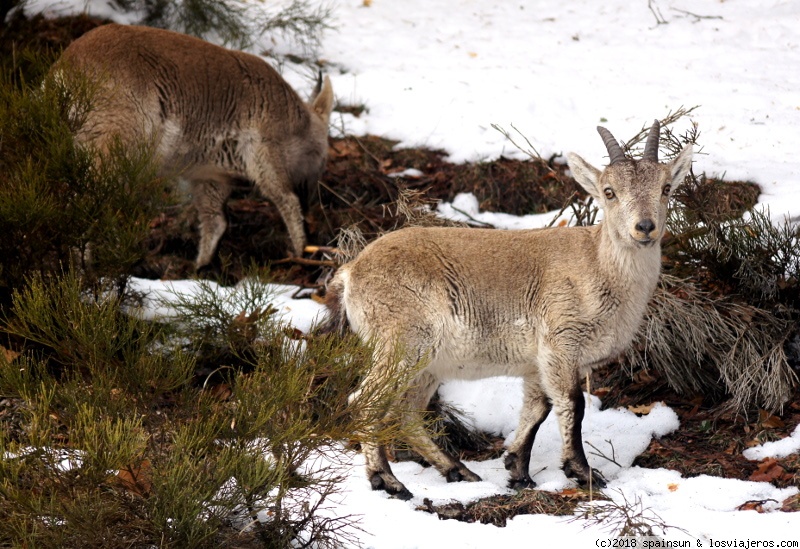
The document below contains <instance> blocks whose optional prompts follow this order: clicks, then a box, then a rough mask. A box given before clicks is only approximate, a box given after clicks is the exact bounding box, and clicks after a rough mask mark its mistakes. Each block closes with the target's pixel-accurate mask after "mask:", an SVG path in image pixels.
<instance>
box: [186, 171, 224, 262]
mask: <svg viewBox="0 0 800 549" xmlns="http://www.w3.org/2000/svg"><path fill="white" fill-rule="evenodd" d="M191 192H192V197H193V201H194V207H195V209H196V210H197V219H198V229H199V232H200V242H199V244H198V245H197V260H196V261H195V267H196V268H197V269H199V268H201V267H204V266H206V265H208V264H209V263H211V260H212V259H213V258H214V253H215V252H216V250H217V245H218V244H219V241H220V239H221V238H222V235H223V234H225V230H226V229H227V228H228V222H227V220H226V219H225V202H226V201H227V200H228V196H230V194H231V187H230V184H229V183H228V182H227V181H220V180H214V179H201V180H195V181H192V182H191Z"/></svg>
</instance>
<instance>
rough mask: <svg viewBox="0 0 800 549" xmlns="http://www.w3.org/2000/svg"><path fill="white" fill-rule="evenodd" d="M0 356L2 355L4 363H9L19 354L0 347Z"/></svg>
mask: <svg viewBox="0 0 800 549" xmlns="http://www.w3.org/2000/svg"><path fill="white" fill-rule="evenodd" d="M0 355H3V358H5V360H6V362H11V361H13V360H14V359H15V358H17V357H18V356H19V353H18V352H16V351H12V350H11V349H6V348H5V347H3V346H2V345H0Z"/></svg>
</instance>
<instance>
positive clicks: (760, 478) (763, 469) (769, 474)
mask: <svg viewBox="0 0 800 549" xmlns="http://www.w3.org/2000/svg"><path fill="white" fill-rule="evenodd" d="M785 472H786V470H785V469H784V468H783V467H782V466H781V465H780V463H778V460H776V459H775V458H771V457H770V458H765V459H762V460H761V462H760V463H759V465H758V469H756V470H755V472H754V473H753V474H752V475H750V480H753V481H755V482H772V481H773V480H777V479H779V478H781V476H783V474H784V473H785Z"/></svg>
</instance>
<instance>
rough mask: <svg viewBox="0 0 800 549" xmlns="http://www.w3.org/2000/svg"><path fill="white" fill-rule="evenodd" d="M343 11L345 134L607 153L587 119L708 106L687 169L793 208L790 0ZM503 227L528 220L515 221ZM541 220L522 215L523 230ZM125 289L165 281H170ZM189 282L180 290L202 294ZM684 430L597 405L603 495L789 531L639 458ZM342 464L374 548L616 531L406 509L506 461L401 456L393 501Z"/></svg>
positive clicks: (339, 83)
mask: <svg viewBox="0 0 800 549" xmlns="http://www.w3.org/2000/svg"><path fill="white" fill-rule="evenodd" d="M648 4H649V5H650V6H651V7H652V8H653V9H654V10H655V11H653V10H651V9H650V8H649V7H648ZM271 5H274V3H271ZM332 5H333V7H334V15H335V18H336V20H335V25H336V30H334V31H329V32H328V33H326V35H325V36H324V39H323V42H322V45H321V50H320V52H319V55H320V58H322V59H324V60H325V61H326V62H327V63H328V65H327V66H328V71H329V74H330V75H331V78H332V81H333V87H334V90H335V92H336V95H337V98H338V100H339V101H340V102H341V103H343V104H350V105H364V106H365V107H366V112H365V113H364V114H362V115H361V116H360V117H358V118H356V117H353V116H352V115H340V116H337V117H335V118H336V119H335V120H334V121H333V126H334V128H333V131H334V132H336V131H340V132H342V131H343V132H346V133H357V134H361V133H372V134H377V135H382V136H385V137H389V138H393V139H396V140H398V141H400V145H399V146H428V147H436V148H442V149H444V150H446V151H447V152H448V153H449V154H450V155H451V158H452V160H454V161H465V160H470V161H474V160H480V159H490V158H495V157H497V156H499V155H501V154H502V155H508V156H517V155H519V154H520V153H518V151H516V149H515V148H514V147H513V146H512V145H511V144H510V143H508V142H507V141H506V140H505V138H504V137H503V136H502V135H500V133H498V132H497V131H496V130H494V129H492V127H491V124H493V123H496V124H499V125H501V126H503V127H506V128H507V129H510V128H511V124H513V125H514V126H515V127H516V128H518V129H519V130H520V131H521V132H522V133H523V134H524V135H525V136H527V137H528V138H529V139H530V140H531V142H532V144H533V145H534V146H535V147H536V148H537V150H538V151H539V152H540V153H541V155H542V156H544V157H549V156H550V155H551V154H554V153H564V152H567V151H569V150H572V151H575V152H578V153H579V154H581V155H582V156H584V158H586V159H587V160H588V161H590V162H592V163H593V164H595V165H602V164H604V158H603V157H604V155H605V150H604V148H603V146H602V142H601V140H600V138H599V136H598V135H597V134H596V132H595V130H594V128H595V126H596V125H598V124H602V125H605V126H606V127H608V129H609V130H611V131H612V132H613V133H614V135H615V136H616V137H617V138H618V139H620V140H626V139H628V138H630V137H631V136H632V135H634V134H635V133H636V132H638V131H639V129H641V127H642V126H643V125H649V124H650V123H651V122H652V120H653V119H654V118H662V117H664V116H665V115H666V114H667V113H668V112H670V111H671V110H675V109H677V108H678V107H680V106H685V107H691V106H695V105H699V106H700V107H699V108H698V109H697V110H695V111H694V113H693V114H692V116H691V121H690V120H683V121H682V122H681V123H679V124H678V127H676V128H675V130H676V131H677V132H679V133H680V132H682V131H683V130H685V129H686V128H688V127H689V125H690V123H691V122H695V123H697V124H698V125H699V128H700V131H701V134H702V135H701V138H700V142H701V144H702V145H703V149H702V151H701V153H702V154H697V155H696V164H695V171H696V172H701V171H705V172H707V173H708V174H710V175H724V176H725V177H726V178H727V179H729V180H732V179H745V180H751V181H755V182H757V183H759V184H761V185H762V188H763V190H764V194H763V195H762V197H761V202H762V203H763V204H764V205H765V206H767V207H769V208H770V211H771V212H772V214H773V217H774V219H776V220H778V219H782V218H783V216H785V215H788V216H790V217H791V218H793V219H795V220H797V219H800V192H798V190H797V189H798V188H799V187H798V185H800V158H798V154H797V151H798V149H800V132H798V128H800V70H799V69H800V33H798V29H800V3H798V2H794V1H790V0H789V1H786V0H785V1H780V0H694V1H691V2H690V1H689V0H673V1H667V0H651V1H650V2H648V1H647V0H634V1H630V0H605V1H604V2H596V1H592V0H569V1H548V0H538V1H524V0H516V1H505V2H486V1H480V0H373V1H371V2H370V1H364V0H338V1H336V2H334V3H333V4H332ZM43 9H45V10H49V11H50V12H51V13H54V12H59V13H68V12H74V11H75V10H83V9H86V10H88V11H90V12H91V11H95V12H97V10H100V11H103V13H104V14H108V13H109V12H108V10H107V8H106V6H105V2H104V1H103V0H93V1H87V2H83V1H80V0H69V1H63V2H54V1H46V0H32V1H31V2H29V6H28V10H29V11H34V12H35V11H39V10H43ZM659 21H662V23H659ZM267 47H268V48H272V49H275V50H276V51H281V50H284V51H285V50H287V49H288V48H291V47H292V45H291V44H289V43H286V42H285V40H284V39H283V38H281V37H276V38H275V39H274V40H272V39H271V38H264V39H262V40H261V42H260V44H258V46H257V47H256V48H254V50H255V51H259V50H260V49H264V48H267ZM283 70H284V74H285V75H286V77H287V79H288V80H290V82H292V83H293V85H294V86H295V87H296V88H297V89H298V90H299V91H300V92H301V94H303V93H307V92H308V90H309V89H310V87H311V83H310V80H309V77H308V71H307V70H305V69H294V68H293V67H291V66H290V65H288V64H287V65H284V67H283ZM463 200H465V201H466V203H465V204H462V205H461V207H462V209H463V208H464V207H466V206H469V207H472V205H470V204H469V200H470V199H469V197H465V198H464V199H463ZM475 213H476V214H477V212H475ZM489 218H490V219H492V220H499V219H500V218H499V217H497V216H494V217H492V216H490V217H489ZM548 219H549V218H548ZM484 220H488V219H484ZM504 222H505V223H511V224H512V225H514V226H522V225H521V223H522V222H520V221H518V220H517V221H515V220H513V219H508V218H506V219H505V221H504ZM541 222H542V221H541V219H528V220H526V221H525V225H526V226H531V225H533V226H535V225H536V224H537V223H541ZM134 283H135V284H140V285H141V286H143V287H144V286H147V287H149V288H151V289H153V290H154V291H163V290H164V289H165V288H169V287H170V284H167V283H159V282H154V281H139V280H137V281H134ZM192 284H193V283H190V282H184V283H181V285H182V286H181V287H182V289H183V290H184V291H189V292H191V291H193V289H192ZM226 291H228V290H226ZM309 303H310V302H308V301H306V302H303V303H302V304H301V303H295V302H292V301H291V300H289V299H283V300H282V302H281V307H282V308H283V309H284V311H285V313H286V315H287V316H286V320H287V321H289V322H292V323H295V324H296V325H297V326H299V327H301V328H302V329H307V327H308V325H309V324H310V323H311V322H312V320H313V318H314V317H315V316H316V315H317V314H319V310H318V308H316V306H315V305H314V304H311V305H309ZM150 307H151V308H150V309H148V310H149V311H150V313H151V314H153V315H156V314H168V308H163V307H164V306H163V304H162V305H158V304H157V303H155V302H153V303H152V304H151V306H150ZM158 307H162V308H161V309H159V308H158ZM443 394H444V395H445V398H447V399H448V400H450V401H452V402H453V403H455V404H456V405H457V406H459V407H461V408H462V409H464V410H466V411H467V412H468V413H469V414H470V415H471V417H472V418H473V421H474V423H475V425H476V426H478V427H481V428H485V429H489V430H492V431H495V432H498V433H502V434H504V435H508V436H513V431H514V428H515V426H516V414H517V412H518V409H519V406H520V401H521V390H520V386H519V383H518V382H517V381H515V380H509V379H497V380H492V381H488V382H479V383H478V382H475V383H449V384H447V385H446V386H445V387H444V388H443ZM550 421H551V420H550V419H548V422H547V423H546V424H545V425H544V426H543V428H542V430H541V433H540V435H539V437H538V438H537V442H536V446H535V447H534V458H533V462H532V468H531V471H532V473H535V476H534V479H535V480H536V481H537V482H538V483H539V485H540V486H541V487H542V488H544V489H558V488H561V487H564V486H567V485H568V481H567V480H566V479H565V478H564V476H563V474H562V473H561V472H560V470H559V469H558V452H559V448H560V440H559V436H558V434H557V431H556V429H555V428H554V426H553V425H551V424H550ZM677 428H680V427H679V425H678V420H677V417H676V416H675V414H674V412H672V411H671V410H669V409H668V408H666V407H663V406H658V407H655V408H654V409H653V411H652V412H651V413H650V414H649V415H646V416H642V417H637V416H634V415H633V414H631V413H630V412H628V411H625V410H600V409H599V404H598V402H597V400H596V399H592V401H591V405H590V407H589V408H588V414H587V418H586V420H585V421H584V425H583V429H584V439H585V440H586V441H587V442H590V443H592V444H594V445H595V446H596V447H597V448H600V449H602V450H603V451H604V452H606V451H610V448H611V447H612V446H613V448H614V450H615V452H616V460H617V462H618V463H620V464H621V465H622V467H617V466H615V465H612V464H610V463H609V462H608V461H607V460H605V459H603V458H601V457H598V456H592V455H590V456H589V460H590V462H591V464H592V465H593V466H594V467H597V468H599V469H600V470H601V471H603V473H604V474H605V475H606V477H607V478H609V479H611V482H610V484H609V487H608V489H607V490H606V493H607V494H608V495H610V496H611V497H612V498H615V499H616V500H622V499H625V500H627V501H629V502H635V501H640V502H641V505H642V506H643V507H645V508H648V509H650V511H649V512H653V513H657V514H658V515H659V516H660V517H661V519H662V520H663V522H665V523H666V524H669V525H672V526H674V527H676V528H680V529H682V530H678V529H672V530H669V531H668V532H667V535H666V539H670V540H690V541H691V546H692V547H701V546H702V547H708V546H709V545H711V541H712V540H713V541H714V542H728V543H725V544H724V545H714V546H716V547H721V546H729V547H730V546H736V547H739V546H740V545H731V544H730V542H734V541H737V542H745V541H746V540H772V541H775V542H781V541H789V540H797V531H798V527H799V526H800V517H798V516H797V514H788V513H781V512H777V511H773V512H767V513H763V514H759V513H756V512H754V511H737V510H736V508H737V507H738V506H739V505H741V504H743V503H744V502H746V501H750V500H765V501H766V503H765V505H764V506H765V508H766V509H775V508H776V507H777V506H778V503H779V502H781V501H782V500H784V499H785V498H786V497H788V496H790V495H792V494H793V493H796V492H797V488H789V489H783V490H778V489H776V488H774V487H772V486H771V485H769V484H766V483H756V482H744V481H737V480H726V479H719V478H713V477H706V476H701V477H696V478H691V479H687V478H681V477H680V475H679V474H678V473H676V472H673V471H667V470H650V469H642V468H639V467H631V463H632V461H633V459H634V458H635V456H636V455H637V454H638V453H639V452H641V451H642V450H643V449H644V448H646V446H647V443H648V441H649V440H650V437H651V436H660V435H663V434H665V433H667V432H670V431H671V430H674V429H677ZM799 447H800V430H798V431H795V433H794V435H793V436H792V437H791V439H788V440H786V441H783V442H781V443H778V444H774V445H773V444H767V445H765V446H764V447H762V448H759V449H751V450H748V454H747V457H748V458H754V459H762V458H763V457H766V456H768V455H785V454H786V452H796V451H797V450H798V448H799ZM348 457H349V459H350V461H351V468H352V472H351V474H350V475H349V477H348V481H347V483H346V485H345V486H344V487H343V493H342V500H341V501H340V502H339V503H338V504H336V505H335V506H332V507H331V508H330V509H329V511H328V512H330V513H332V514H337V515H351V514H354V515H360V516H361V523H360V526H361V528H362V530H363V531H356V532H354V535H356V536H358V538H359V539H360V540H361V542H362V543H363V544H364V545H365V546H367V547H377V548H395V547H396V548H425V547H431V548H433V547H437V548H438V547H442V546H452V547H486V546H502V545H503V544H508V543H517V544H519V543H520V542H522V543H525V544H531V545H533V544H540V543H541V541H542V539H543V537H544V540H545V541H546V543H547V544H548V545H557V544H558V545H560V544H562V543H563V544H564V545H565V546H571V547H589V546H592V547H595V546H599V545H595V542H596V541H597V540H600V539H604V538H605V537H606V536H607V534H608V532H607V531H605V530H603V529H602V528H600V527H597V526H591V527H588V528H586V526H587V524H586V523H583V522H581V521H577V522H567V521H565V520H564V519H563V518H557V517H549V516H538V515H535V516H534V515H531V516H520V517H517V518H515V519H513V520H511V521H510V523H509V525H508V526H507V527H506V528H496V527H494V526H486V525H479V524H465V523H460V522H456V521H439V520H438V519H437V518H436V517H435V516H434V515H430V514H427V513H423V512H420V511H416V510H415V509H414V508H415V506H417V505H419V504H420V503H421V501H422V499H423V498H425V497H427V498H430V499H431V500H433V502H434V503H442V502H448V501H451V500H458V501H462V502H467V501H470V500H472V499H475V498H478V497H482V496H487V495H491V494H497V493H505V492H506V491H507V490H506V488H505V482H506V471H505V469H504V467H503V465H502V461H501V460H492V461H487V462H481V463H471V464H468V465H469V466H470V467H471V468H473V470H475V471H476V472H477V473H478V474H480V475H481V476H482V477H483V478H484V479H485V480H484V481H483V482H479V483H456V484H447V483H445V481H444V479H442V478H441V477H440V476H439V475H438V474H437V473H435V471H431V470H430V469H422V468H421V467H419V466H418V465H416V464H413V463H402V464H397V465H396V466H395V472H396V473H397V475H398V477H399V478H400V479H401V480H402V481H403V482H404V483H406V485H407V486H408V488H409V489H410V490H411V491H412V492H413V493H414V494H415V498H414V499H413V500H411V501H409V502H402V501H398V500H393V499H390V498H388V497H387V496H386V495H385V494H384V493H381V492H372V491H371V490H370V488H369V483H368V482H367V479H366V478H365V475H364V474H363V469H362V465H363V460H362V458H361V456H360V455H349V456H348ZM741 546H742V547H745V546H746V545H741ZM750 546H752V545H750ZM775 546H776V547H778V546H780V545H775Z"/></svg>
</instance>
